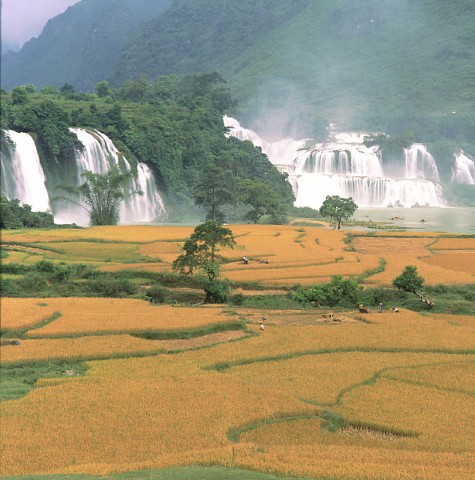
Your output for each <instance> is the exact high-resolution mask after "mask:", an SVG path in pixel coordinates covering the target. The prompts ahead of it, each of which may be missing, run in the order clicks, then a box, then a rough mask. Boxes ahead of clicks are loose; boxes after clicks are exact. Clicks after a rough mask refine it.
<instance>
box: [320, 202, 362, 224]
mask: <svg viewBox="0 0 475 480" xmlns="http://www.w3.org/2000/svg"><path fill="white" fill-rule="evenodd" d="M357 209H358V205H356V203H355V202H354V201H353V199H352V198H351V197H349V198H341V197H339V196H338V195H333V196H330V195H327V197H326V198H325V200H324V202H323V203H322V206H321V207H320V209H319V212H320V214H321V215H322V216H323V217H330V219H331V220H336V221H337V224H338V230H340V228H341V222H342V221H343V220H348V219H349V218H351V217H352V216H353V214H354V213H355V212H356V210H357Z"/></svg>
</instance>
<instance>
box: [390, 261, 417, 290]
mask: <svg viewBox="0 0 475 480" xmlns="http://www.w3.org/2000/svg"><path fill="white" fill-rule="evenodd" d="M393 285H394V286H395V287H396V288H398V289H399V290H403V291H404V292H410V293H417V292H418V291H419V292H420V290H421V288H423V286H424V278H423V277H422V276H420V275H418V273H417V267H416V266H414V265H407V266H406V267H405V268H404V271H403V272H402V273H401V275H399V276H397V277H396V278H395V279H394V280H393Z"/></svg>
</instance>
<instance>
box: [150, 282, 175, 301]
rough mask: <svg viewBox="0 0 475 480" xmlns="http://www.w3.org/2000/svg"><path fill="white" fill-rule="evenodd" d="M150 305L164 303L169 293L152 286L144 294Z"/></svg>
mask: <svg viewBox="0 0 475 480" xmlns="http://www.w3.org/2000/svg"><path fill="white" fill-rule="evenodd" d="M145 296H146V297H147V299H148V301H149V302H150V303H165V302H166V301H167V299H168V298H169V296H170V292H169V291H168V290H167V289H166V288H163V287H161V286H159V285H153V286H152V287H150V288H149V289H148V290H147V292H146V293H145Z"/></svg>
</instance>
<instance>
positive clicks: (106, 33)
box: [1, 0, 172, 92]
mask: <svg viewBox="0 0 475 480" xmlns="http://www.w3.org/2000/svg"><path fill="white" fill-rule="evenodd" d="M171 2H172V0H105V1H104V0H82V1H81V2H79V3H77V4H75V5H73V6H71V7H69V8H68V9H67V10H66V11H65V12H64V13H62V14H61V15H58V16H57V17H54V18H52V19H51V20H49V21H48V23H47V24H46V26H45V28H44V29H43V32H42V33H41V35H39V36H38V38H33V39H32V40H30V41H29V42H27V43H26V44H25V45H24V46H23V48H22V49H21V51H20V52H8V53H6V54H5V55H3V56H2V72H1V80H2V88H3V89H5V90H10V89H12V88H14V87H15V86H18V85H23V84H27V83H32V84H34V85H35V86H37V87H39V88H41V87H45V86H54V87H60V86H61V85H63V84H64V83H70V84H72V85H74V87H75V88H76V91H83V92H87V91H93V89H94V85H95V83H97V82H99V81H101V80H104V79H105V78H106V77H108V76H109V75H110V71H111V70H112V69H113V68H114V66H115V64H116V62H117V61H118V59H119V57H120V53H121V49H122V47H123V45H124V43H125V41H126V38H127V36H128V35H129V34H130V32H132V31H135V30H136V29H137V28H139V27H140V25H142V24H143V23H144V22H145V21H147V20H149V19H150V18H152V17H156V16H158V15H160V14H161V13H162V12H163V11H164V10H165V9H166V8H168V7H169V6H170V4H171Z"/></svg>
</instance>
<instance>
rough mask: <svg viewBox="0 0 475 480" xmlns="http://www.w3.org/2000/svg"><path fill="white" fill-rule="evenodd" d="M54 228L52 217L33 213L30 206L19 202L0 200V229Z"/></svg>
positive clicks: (4, 198) (45, 213)
mask: <svg viewBox="0 0 475 480" xmlns="http://www.w3.org/2000/svg"><path fill="white" fill-rule="evenodd" d="M52 226H54V217H53V215H52V214H51V213H48V212H33V211H32V210H31V206H30V205H26V204H21V203H20V201H19V200H16V199H14V200H7V198H6V197H4V196H2V197H1V199H0V228H3V229H8V230H10V229H18V228H48V227H52Z"/></svg>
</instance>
